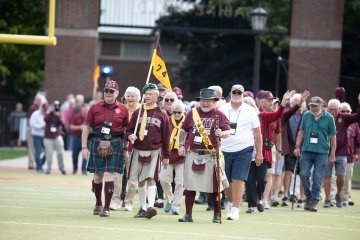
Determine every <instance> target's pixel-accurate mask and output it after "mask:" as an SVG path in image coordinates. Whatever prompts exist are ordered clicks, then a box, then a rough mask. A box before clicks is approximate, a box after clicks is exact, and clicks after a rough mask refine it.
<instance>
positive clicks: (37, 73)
mask: <svg viewBox="0 0 360 240" xmlns="http://www.w3.org/2000/svg"><path fill="white" fill-rule="evenodd" d="M0 9H1V11H0V32H1V33H6V34H24V35H45V25H46V1H44V0H21V1H7V0H0ZM43 69H44V47H43V46H34V45H17V44H7V43H6V44H4V43H0V95H1V96H3V97H4V96H9V97H10V96H11V97H14V98H15V100H16V101H20V102H23V103H25V104H27V103H29V102H30V100H31V99H32V98H33V96H34V94H35V92H36V90H37V89H38V88H39V86H41V84H42V82H43V75H44V72H43Z"/></svg>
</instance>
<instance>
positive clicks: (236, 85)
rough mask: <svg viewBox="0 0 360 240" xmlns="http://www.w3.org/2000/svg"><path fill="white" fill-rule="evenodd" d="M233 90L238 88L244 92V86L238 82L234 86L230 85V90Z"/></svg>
mask: <svg viewBox="0 0 360 240" xmlns="http://www.w3.org/2000/svg"><path fill="white" fill-rule="evenodd" d="M234 90H238V91H240V92H242V93H243V92H244V87H243V86H242V85H240V84H235V85H234V86H232V87H231V91H234Z"/></svg>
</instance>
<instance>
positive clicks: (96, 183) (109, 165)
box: [81, 80, 129, 217]
mask: <svg viewBox="0 0 360 240" xmlns="http://www.w3.org/2000/svg"><path fill="white" fill-rule="evenodd" d="M118 96H119V86H118V84H117V83H116V82H115V81H112V80H110V81H108V82H106V84H105V88H104V100H101V101H99V102H98V103H96V104H94V105H92V106H91V107H90V110H89V112H88V115H87V117H86V119H85V122H84V127H83V132H82V136H81V141H82V157H83V159H87V158H89V160H88V166H87V170H88V171H89V172H90V173H94V179H93V181H92V191H93V192H94V193H95V197H96V203H95V208H94V210H93V213H94V215H100V216H101V217H109V216H110V210H109V208H110V202H111V198H112V195H113V192H114V173H120V174H123V173H124V154H127V149H126V148H125V147H124V146H126V143H125V141H124V140H123V139H124V131H125V128H126V127H127V125H128V122H129V120H128V111H127V109H126V107H125V106H124V105H123V104H122V103H120V102H118V101H117V100H116V98H117V97H118ZM90 128H91V129H92V132H91V133H90ZM88 139H89V145H88ZM103 179H104V181H105V184H104V195H105V204H104V207H103V205H102V201H101V192H102V188H103Z"/></svg>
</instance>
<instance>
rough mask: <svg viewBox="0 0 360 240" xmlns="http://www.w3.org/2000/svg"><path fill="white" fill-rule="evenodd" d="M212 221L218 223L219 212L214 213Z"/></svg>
mask: <svg viewBox="0 0 360 240" xmlns="http://www.w3.org/2000/svg"><path fill="white" fill-rule="evenodd" d="M212 222H213V223H220V214H219V213H214V217H213V220H212Z"/></svg>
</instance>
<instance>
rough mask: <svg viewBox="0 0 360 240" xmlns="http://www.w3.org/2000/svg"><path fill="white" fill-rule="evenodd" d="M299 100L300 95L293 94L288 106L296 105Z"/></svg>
mask: <svg viewBox="0 0 360 240" xmlns="http://www.w3.org/2000/svg"><path fill="white" fill-rule="evenodd" d="M300 99H301V94H300V93H295V94H294V95H293V96H292V97H291V98H290V106H294V105H295V104H298V103H299V102H300Z"/></svg>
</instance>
